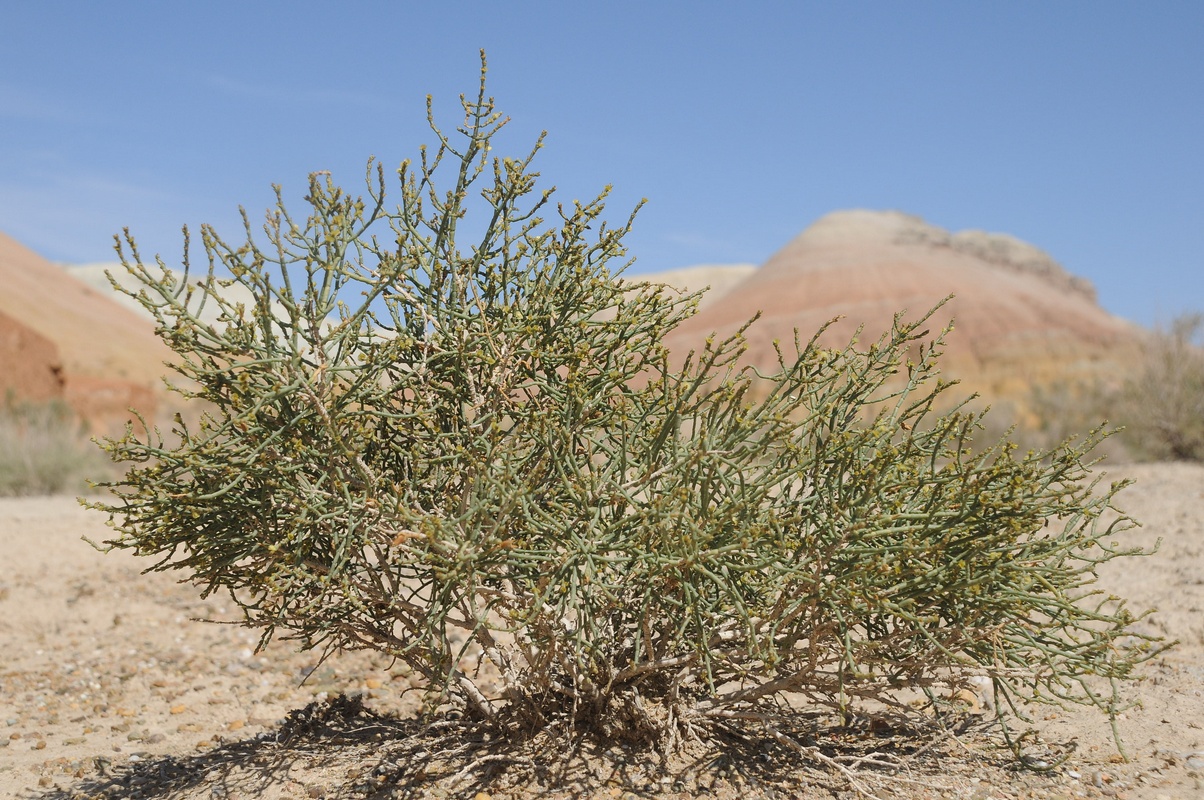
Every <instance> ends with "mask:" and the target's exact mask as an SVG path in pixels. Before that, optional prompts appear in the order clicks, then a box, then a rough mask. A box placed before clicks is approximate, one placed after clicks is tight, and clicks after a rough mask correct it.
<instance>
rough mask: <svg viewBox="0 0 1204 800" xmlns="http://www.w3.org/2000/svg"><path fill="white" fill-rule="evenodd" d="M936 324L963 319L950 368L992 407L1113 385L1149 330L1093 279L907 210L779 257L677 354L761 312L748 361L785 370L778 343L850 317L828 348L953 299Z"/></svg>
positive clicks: (1013, 242) (865, 217)
mask: <svg viewBox="0 0 1204 800" xmlns="http://www.w3.org/2000/svg"><path fill="white" fill-rule="evenodd" d="M950 294H952V295H954V298H953V299H952V300H950V301H949V303H948V304H946V305H945V306H944V307H943V308H941V309H940V310H939V311H938V312H937V314H936V316H935V317H934V320H933V327H932V331H933V334H935V333H936V332H937V331H938V330H939V329H940V328H941V327H942V326H943V325H944V324H946V323H947V322H948V321H949V320H950V319H951V318H952V319H954V320H955V329H954V331H953V332H952V333H951V334H950V335H949V337H948V338H947V340H946V351H945V356H944V358H943V359H942V362H941V363H942V365H943V366H942V372H943V373H944V374H946V375H952V376H954V377H958V378H961V379H962V381H963V383H964V384H965V385H966V387H967V388H969V389H972V390H975V391H979V392H981V393H982V394H983V395H984V396H985V397H987V398H988V399H1014V400H1022V398H1023V397H1024V396H1026V395H1027V394H1028V392H1029V390H1030V389H1031V387H1032V386H1033V385H1037V384H1041V383H1047V382H1050V381H1053V380H1073V379H1076V378H1086V379H1094V378H1105V379H1107V378H1108V376H1110V375H1117V374H1118V373H1119V371H1120V369H1119V368H1120V367H1122V366H1123V365H1125V364H1128V363H1131V362H1132V360H1133V359H1134V358H1135V357H1136V351H1137V345H1138V342H1139V338H1140V335H1141V334H1140V329H1139V328H1137V327H1136V326H1135V325H1132V324H1131V323H1128V322H1126V321H1124V320H1121V319H1119V318H1117V317H1113V316H1112V315H1110V314H1108V313H1107V312H1106V311H1104V310H1103V309H1102V308H1100V307H1099V305H1098V304H1097V303H1096V300H1095V292H1094V289H1093V288H1092V287H1091V285H1090V283H1089V282H1087V281H1086V280H1084V279H1082V278H1079V277H1076V276H1074V275H1071V274H1070V273H1068V272H1067V271H1066V270H1064V269H1063V268H1062V267H1061V266H1060V265H1058V264H1057V262H1055V261H1054V260H1053V259H1052V258H1050V257H1049V255H1047V254H1046V253H1044V252H1043V251H1041V250H1039V249H1038V248H1036V247H1033V246H1032V245H1029V244H1026V243H1024V242H1021V241H1020V240H1018V239H1015V238H1013V237H1011V236H1006V235H1002V234H988V233H983V232H980V231H966V232H961V233H950V232H948V231H946V230H943V229H941V228H938V227H935V226H932V225H928V224H926V223H925V222H924V221H923V220H921V219H919V218H917V217H913V216H908V215H906V214H901V213H898V212H875V211H841V212H836V213H832V214H829V215H827V216H825V217H823V218H822V219H820V220H819V221H817V222H816V223H815V224H813V225H812V226H811V227H809V228H808V229H807V230H806V231H804V232H803V233H802V234H800V235H799V236H798V237H796V238H795V239H794V240H793V241H791V242H790V243H789V244H787V245H786V246H785V247H784V248H782V249H781V250H780V251H778V252H777V253H776V254H774V255H773V256H772V257H771V258H770V259H769V260H768V261H767V262H765V264H764V265H763V266H762V267H761V268H760V269H758V270H756V271H755V272H753V273H751V274H750V275H749V276H748V277H747V278H745V279H744V280H743V281H741V282H740V283H738V284H737V285H735V286H734V287H732V288H730V289H729V290H728V291H727V292H726V293H724V294H723V296H722V297H719V298H717V299H716V300H715V301H713V302H711V303H710V304H709V305H707V307H706V308H704V309H702V310H701V311H700V312H699V314H698V315H697V316H695V317H694V318H692V319H691V320H689V321H687V322H686V323H685V324H683V325H682V326H681V327H680V328H678V329H677V330H676V331H675V332H674V333H673V334H672V335H671V337H670V338H669V341H668V344H669V346H670V347H671V348H672V349H674V350H677V351H685V350H688V349H690V348H693V347H697V346H698V345H699V344H700V343H701V342H702V341H703V339H704V338H705V337H706V336H708V335H709V334H711V333H712V332H718V333H719V334H720V335H721V336H722V335H724V334H728V333H731V332H733V331H734V330H735V329H736V328H737V327H739V326H740V325H741V324H743V323H744V322H746V321H747V320H748V319H749V318H750V317H751V316H753V315H754V314H756V313H757V312H761V313H762V317H761V319H760V320H759V321H758V322H757V324H756V325H754V326H753V327H752V328H751V329H750V331H749V333H748V339H749V351H748V354H747V356H746V361H747V362H749V363H752V364H755V365H757V366H758V367H762V368H765V369H769V368H771V367H772V365H773V364H774V363H775V358H774V352H773V347H772V342H773V340H774V339H780V340H781V341H783V342H789V341H792V339H793V336H794V330H795V329H796V328H797V329H798V330H799V332H800V334H801V335H802V336H803V338H804V339H806V338H809V337H810V336H811V334H813V333H814V332H815V331H816V330H818V329H819V328H820V327H821V326H822V325H823V324H824V323H825V322H827V321H828V320H830V319H832V318H833V317H837V316H841V317H843V318H842V319H841V321H840V322H838V323H836V324H835V325H834V326H833V327H832V328H831V329H830V330H829V332H828V334H827V335H826V339H825V341H826V343H828V344H829V345H832V346H838V345H841V344H844V343H847V342H848V341H849V339H850V338H852V337H853V335H854V334H855V333H856V330H857V328H858V327H859V326H864V333H863V335H862V337H861V338H862V342H868V341H871V340H873V339H875V338H877V337H878V336H879V335H880V334H881V333H883V332H884V331H886V330H887V329H889V327H890V324H891V320H892V318H893V316H894V314H895V313H896V312H899V311H903V310H906V311H907V312H908V314H909V316H911V317H918V316H920V315H922V314H923V313H924V312H926V311H928V310H929V309H930V308H932V307H933V306H934V305H936V304H937V303H938V302H940V301H941V299H942V298H945V297H946V296H948V295H950Z"/></svg>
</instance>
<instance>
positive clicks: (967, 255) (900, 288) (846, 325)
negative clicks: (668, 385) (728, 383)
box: [0, 210, 1144, 429]
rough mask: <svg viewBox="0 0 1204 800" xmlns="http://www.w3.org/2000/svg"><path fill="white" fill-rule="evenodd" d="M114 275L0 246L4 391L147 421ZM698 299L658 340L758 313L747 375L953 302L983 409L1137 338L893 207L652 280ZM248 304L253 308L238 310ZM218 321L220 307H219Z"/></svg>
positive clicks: (962, 364)
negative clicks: (753, 254) (820, 335)
mask: <svg viewBox="0 0 1204 800" xmlns="http://www.w3.org/2000/svg"><path fill="white" fill-rule="evenodd" d="M106 268H108V269H110V270H113V271H114V274H115V275H117V276H118V278H119V279H121V280H123V282H126V279H127V276H125V274H124V273H123V272H122V271H121V268H120V265H116V264H93V265H81V266H77V267H69V268H63V267H60V266H58V265H55V264H52V263H50V262H48V261H46V260H45V259H43V258H41V257H40V256H38V255H37V254H36V253H34V252H32V251H31V250H29V249H28V248H25V247H23V246H22V245H20V244H19V243H17V242H16V241H14V240H12V239H11V238H9V237H7V236H4V235H3V234H0V285H2V286H3V287H4V291H2V292H0V368H2V374H3V377H0V392H3V393H8V394H10V395H13V396H15V397H16V398H17V399H22V398H25V399H35V400H42V399H50V398H54V397H57V398H60V399H64V400H66V401H67V402H69V403H70V404H71V405H72V406H73V407H74V408H76V410H77V411H79V412H80V413H81V414H83V415H84V416H85V417H86V418H88V419H89V420H91V421H94V422H96V423H97V424H98V426H99V427H101V428H110V429H111V427H112V426H113V425H115V424H118V423H120V422H121V421H123V420H125V419H128V418H129V414H128V412H127V411H126V409H127V408H128V407H130V406H133V407H135V408H137V409H139V410H140V411H142V412H144V413H147V414H153V412H154V410H155V409H156V408H157V407H158V406H159V404H160V403H161V401H162V400H163V399H164V398H163V393H162V387H161V381H160V376H162V375H164V374H165V373H166V372H167V371H168V370H167V369H166V367H165V366H164V363H163V362H164V361H166V360H168V359H169V358H170V357H171V352H170V351H169V350H168V348H167V347H166V346H165V345H164V344H163V343H162V342H161V341H160V340H159V339H158V337H157V336H156V335H155V333H154V323H153V322H152V320H151V319H150V318H149V316H148V315H147V314H146V313H145V312H144V311H141V310H140V309H139V308H138V307H137V305H136V303H135V302H134V301H133V300H131V299H130V298H127V297H124V296H123V295H121V294H119V293H116V292H114V291H113V290H112V288H111V286H109V283H108V279H107V278H106V277H105V276H104V270H105V269H106ZM625 278H626V279H628V280H633V281H640V280H653V281H659V282H663V283H667V284H669V285H670V286H673V287H675V288H677V289H679V290H682V291H687V292H692V291H697V290H701V289H703V288H704V287H706V286H710V287H711V288H710V289H709V290H708V291H707V292H706V293H705V294H704V295H703V297H702V301H701V303H700V310H699V313H698V314H697V315H696V316H695V317H693V318H691V319H690V320H688V321H686V322H685V323H684V324H683V325H682V326H680V327H679V328H678V329H677V330H675V331H673V332H672V333H671V334H670V336H669V338H668V340H667V344H668V345H669V347H670V348H671V349H672V350H674V351H675V352H679V353H682V354H684V353H685V352H687V351H688V350H690V349H695V348H698V347H700V346H701V344H702V342H703V341H704V340H705V339H706V337H707V336H709V335H710V334H712V333H718V334H720V335H721V336H722V335H724V334H729V333H731V332H733V331H735V330H736V328H737V327H739V326H740V325H743V324H744V323H745V322H747V321H748V319H749V318H750V317H752V316H753V315H754V314H756V313H758V312H760V313H761V319H760V320H759V321H758V322H757V324H756V325H754V326H753V327H752V328H751V329H750V331H749V333H748V344H749V348H748V352H747V353H746V356H745V360H746V363H750V364H754V365H756V366H758V367H759V368H762V369H770V368H772V366H773V364H774V363H775V357H774V351H773V341H774V340H775V339H778V340H781V341H783V342H789V341H791V340H792V339H793V336H794V330H795V329H796V328H797V329H798V330H799V331H800V333H801V334H802V335H803V336H804V338H809V337H810V335H811V334H812V333H813V332H814V331H816V330H818V329H819V328H820V327H821V326H822V325H823V324H824V323H826V322H828V321H829V320H830V319H832V318H834V317H837V316H841V317H842V319H841V320H840V321H839V322H837V323H836V324H834V325H833V326H832V327H831V328H830V329H829V331H828V333H827V335H826V339H825V343H826V344H827V345H828V346H839V345H843V344H846V343H847V342H848V341H849V340H850V339H851V338H852V337H853V336H854V335H855V334H856V333H857V331H858V329H859V328H862V329H863V332H862V334H861V341H862V343H863V344H864V343H867V342H868V341H870V340H872V339H873V338H876V337H877V336H878V335H879V334H881V333H882V332H884V331H885V330H887V329H888V328H889V326H890V323H891V320H892V318H893V316H894V314H895V313H896V312H898V311H902V310H906V311H907V312H908V314H909V315H910V316H911V317H913V318H914V317H917V316H919V315H920V314H923V313H924V312H926V311H928V310H929V309H930V308H932V307H933V306H934V305H935V304H936V303H938V302H939V301H941V300H942V299H943V298H945V297H946V296H948V295H950V294H953V295H954V298H953V299H952V300H951V301H950V302H949V303H948V304H947V305H946V306H944V307H943V308H942V309H941V310H940V311H939V312H938V313H937V315H936V317H935V318H934V320H933V324H932V330H933V332H934V333H935V332H936V331H937V330H939V329H940V327H941V326H943V325H944V324H945V323H946V322H948V321H949V320H950V319H951V318H954V319H955V320H956V324H955V328H954V330H953V332H952V333H951V334H950V336H949V338H948V340H947V348H946V354H945V357H944V358H943V359H942V364H943V367H942V371H943V372H944V373H945V374H946V375H947V376H950V375H951V376H954V377H957V378H960V379H961V380H962V381H963V383H964V384H965V388H966V389H968V390H975V391H979V392H981V393H983V394H984V396H986V397H987V398H989V399H992V400H994V399H997V398H1002V399H1009V400H1014V399H1018V398H1023V397H1025V396H1027V395H1028V394H1029V393H1030V392H1031V390H1032V389H1033V388H1034V387H1036V386H1040V385H1042V384H1048V383H1050V382H1052V381H1057V380H1062V381H1073V380H1079V379H1083V380H1104V381H1109V380H1111V381H1115V380H1116V379H1117V378H1118V377H1123V375H1124V373H1125V371H1126V370H1127V369H1128V365H1130V364H1132V363H1134V362H1135V360H1136V356H1137V352H1138V348H1139V345H1140V341H1141V338H1142V336H1143V335H1144V332H1143V330H1142V329H1141V328H1139V327H1138V326H1136V325H1134V324H1132V323H1129V322H1127V321H1125V320H1123V319H1120V318H1117V317H1114V316H1112V315H1110V314H1108V313H1107V312H1106V311H1104V310H1103V309H1102V308H1100V306H1099V304H1098V303H1097V301H1096V296H1095V290H1094V288H1093V287H1092V286H1091V284H1090V282H1089V281H1087V280H1085V279H1084V278H1082V277H1079V276H1076V275H1073V274H1071V273H1070V272H1068V271H1067V270H1066V269H1064V268H1063V267H1062V266H1061V265H1059V264H1058V263H1057V262H1056V261H1055V260H1054V259H1053V258H1052V257H1050V256H1049V255H1048V254H1047V253H1045V252H1044V251H1042V250H1040V249H1039V248H1037V247H1035V246H1033V245H1031V244H1028V243H1026V242H1023V241H1021V240H1019V239H1016V238H1015V237H1012V236H1009V235H1007V234H997V233H985V232H983V231H961V232H956V233H954V232H950V231H947V230H945V229H943V228H940V227H938V226H935V225H931V224H928V223H926V222H924V221H923V220H922V219H920V218H919V217H915V216H911V215H908V214H903V213H900V212H895V211H866V210H853V211H839V212H834V213H832V214H828V215H826V216H824V217H822V218H821V219H819V220H817V221H816V222H815V223H814V224H812V225H811V226H809V227H808V228H807V229H806V230H804V231H803V232H802V233H801V234H799V235H798V236H797V237H795V238H794V239H793V240H792V241H790V242H788V243H787V244H786V245H785V246H784V247H782V249H781V250H779V251H778V252H777V253H775V254H774V255H773V256H771V257H770V258H769V259H768V260H767V261H766V262H765V263H764V264H763V265H761V266H760V267H756V266H754V265H751V264H734V265H722V264H719V265H716V264H707V265H700V266H698V267H692V268H685V269H680V270H672V271H668V272H662V273H655V274H652V275H625ZM237 299H249V298H241V297H240V298H237ZM214 311H215V310H214Z"/></svg>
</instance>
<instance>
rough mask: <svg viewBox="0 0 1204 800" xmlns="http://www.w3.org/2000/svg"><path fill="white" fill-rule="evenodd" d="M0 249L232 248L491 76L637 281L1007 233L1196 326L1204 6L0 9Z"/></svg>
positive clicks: (411, 145) (1152, 312)
mask: <svg viewBox="0 0 1204 800" xmlns="http://www.w3.org/2000/svg"><path fill="white" fill-rule="evenodd" d="M0 31H3V39H4V46H3V47H2V48H0V231H4V232H5V233H7V234H9V235H10V236H13V237H15V238H16V239H18V240H19V241H21V242H22V243H24V244H26V245H27V246H29V247H31V248H33V249H34V250H36V251H38V252H39V253H41V254H42V255H44V256H46V257H48V258H50V259H53V260H56V261H64V262H89V261H105V260H111V259H112V257H113V256H112V251H111V241H112V236H113V234H114V233H116V232H118V231H119V230H120V229H121V228H122V227H124V226H129V227H130V228H131V229H132V230H133V232H134V234H135V235H136V236H137V238H138V240H139V243H140V245H141V248H142V250H143V251H144V253H154V252H160V253H162V254H163V256H164V257H165V259H166V260H167V261H168V262H169V263H173V262H178V259H179V254H180V250H181V237H180V227H181V226H182V225H183V224H185V223H187V224H189V225H190V226H192V227H194V228H195V227H196V226H198V225H199V224H200V223H202V222H208V223H212V224H214V225H216V226H217V228H218V230H219V232H225V233H227V234H229V235H230V237H231V238H236V237H237V235H238V233H239V223H238V217H237V208H238V206H239V205H244V206H246V207H247V209H248V210H249V211H250V212H251V213H252V216H253V217H256V218H257V217H259V216H260V215H261V213H262V211H263V209H264V208H266V207H267V206H269V205H270V204H271V202H272V194H271V189H270V186H271V184H272V183H280V184H282V185H283V187H284V192H285V197H286V200H291V201H293V203H294V205H295V207H298V208H299V207H300V206H301V197H302V196H303V195H304V189H305V185H306V176H307V175H308V173H309V172H311V171H314V170H331V171H332V172H333V173H334V176H335V178H336V180H338V181H339V182H340V183H342V184H343V185H345V186H347V187H349V188H352V189H354V190H356V191H359V190H360V189H361V187H362V185H363V184H362V177H363V171H364V163H365V161H366V159H367V157H368V156H369V155H375V156H377V157H379V158H381V159H382V160H383V161H384V163H385V164H386V166H387V167H390V168H391V167H395V166H396V165H397V164H398V163H399V162H400V161H401V160H402V159H404V158H407V157H411V156H414V155H416V153H417V149H418V145H419V144H421V143H423V142H429V141H431V136H430V134H429V132H428V131H427V130H426V126H425V116H424V115H425V105H424V103H425V96H426V94H428V93H430V94H433V95H434V97H435V104H436V105H435V108H436V114H437V116H438V117H439V118H440V119H441V120H442V121H443V122H445V123H447V126H448V127H452V126H454V124H455V123H456V122H457V121H458V120H459V115H458V113H457V111H458V105H457V103H458V100H457V97H458V95H459V93H461V92H472V91H475V87H476V80H477V72H478V69H479V64H478V60H477V59H478V57H477V52H478V50H479V49H480V48H485V49H486V50H487V51H488V56H489V65H490V93H491V94H493V95H494V96H496V97H497V99H498V103H499V106H500V108H501V110H502V111H504V112H505V113H507V114H509V115H510V116H511V117H512V120H513V121H512V123H511V125H510V126H509V127H508V128H507V130H506V134H505V135H504V137H503V138H502V140H501V141H499V142H498V145H497V151H498V152H499V154H513V155H519V154H525V153H526V151H527V150H528V148H529V146H530V144H531V142H532V141H533V140H534V137H535V136H536V135H537V134H538V133H539V131H540V130H542V129H546V130H548V132H549V136H548V140H547V146H546V148H545V150H544V151H543V153H542V154H541V156H540V159H539V160H538V162H537V164H538V166H539V168H540V170H541V172H542V173H543V175H544V181H545V182H546V183H547V184H555V185H557V186H558V187H559V192H558V195H559V197H560V198H561V199H563V200H571V199H573V198H575V197H577V198H586V197H592V196H593V195H594V194H596V192H597V191H598V190H599V189H600V188H601V187H602V186H603V185H605V184H607V183H611V184H614V186H615V191H614V193H613V195H612V200H611V202H610V204H609V206H608V208H609V211H608V217H609V218H611V219H612V220H614V221H615V222H618V221H621V220H623V219H625V218H626V216H627V213H628V212H629V211H630V209H631V207H632V206H633V205H634V204H635V203H636V202H637V201H638V200H639V199H640V198H641V197H647V198H648V200H649V202H648V205H647V206H646V207H645V209H644V210H643V211H642V212H641V215H640V217H639V219H638V220H637V223H636V229H635V231H634V233H633V234H632V235H631V237H630V238H629V240H628V243H629V246H630V249H631V252H632V254H633V255H634V256H636V258H637V259H638V262H637V264H636V267H635V268H634V270H635V271H636V272H642V271H654V270H661V269H670V268H676V267H681V266H686V265H690V264H696V263H716V262H754V263H760V262H762V261H764V260H765V259H766V258H767V257H768V256H770V255H771V254H772V253H773V252H774V251H775V250H777V249H778V248H780V247H781V246H782V245H784V244H785V243H786V242H787V241H789V240H790V239H791V238H792V237H794V236H795V235H797V234H798V233H799V232H801V231H802V230H803V229H804V228H805V227H806V226H807V225H808V224H810V223H811V222H813V221H814V220H815V219H817V218H818V217H820V216H822V215H823V214H825V213H827V212H829V211H833V210H836V209H842V208H873V209H898V210H902V211H906V212H909V213H912V214H917V215H919V216H922V217H924V218H925V219H926V220H928V221H929V222H932V223H934V224H937V225H941V226H943V227H946V228H951V229H962V228H981V229H985V230H991V231H1003V232H1007V233H1011V234H1013V235H1016V236H1019V237H1020V238H1022V239H1025V240H1027V241H1030V242H1032V243H1033V244H1036V245H1038V246H1040V247H1042V248H1044V249H1046V250H1048V251H1049V252H1050V253H1051V254H1052V255H1053V256H1054V257H1055V258H1057V259H1058V260H1059V261H1061V262H1062V263H1063V264H1064V265H1065V266H1066V267H1067V268H1068V269H1070V270H1071V271H1073V272H1075V273H1077V274H1080V275H1084V276H1086V277H1087V278H1089V279H1090V280H1092V281H1093V282H1094V283H1095V284H1096V286H1097V288H1098V289H1099V292H1100V300H1101V302H1102V304H1103V305H1104V306H1105V308H1107V309H1108V310H1110V311H1112V312H1113V313H1117V314H1120V315H1122V316H1125V317H1129V318H1131V319H1135V320H1137V321H1139V322H1143V323H1146V324H1151V323H1157V322H1164V321H1166V320H1168V319H1169V318H1170V317H1171V316H1173V315H1174V314H1176V313H1178V312H1180V311H1183V310H1186V309H1204V46H1202V43H1204V3H1198V2H1158V1H1156V0H1150V1H1148V2H1140V3H1138V2H1129V3H1113V2H1106V1H1105V0H1093V1H1092V2H1071V1H1070V0H1066V1H1065V2H1057V3H1048V2H1006V3H1005V2H997V3H985V2H950V3H946V2H909V3H900V2H841V3H835V2H831V3H813V2H757V1H756V0H745V2H741V3H734V2H732V3H719V2H706V1H705V0H696V1H695V2H657V1H656V0H644V1H643V2H615V1H614V0H611V1H610V2H596V3H576V2H566V0H559V2H525V1H524V0H513V1H512V2H496V0H495V1H494V2H480V3H467V2H450V1H447V0H444V1H443V2H427V3H408V2H401V1H400V0H396V1H395V2H378V3H368V2H353V1H348V2H342V3H333V2H287V3H286V2H253V0H241V2H224V1H223V0H208V1H207V2H205V3H188V4H185V3H167V2H140V3H139V2H122V1H121V0H110V1H109V2H105V3H99V2H83V1H82V0H81V1H80V2H62V1H61V0H41V1H40V2H33V0H29V1H28V2H22V1H21V0H0Z"/></svg>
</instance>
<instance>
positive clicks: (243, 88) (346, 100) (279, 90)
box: [201, 74, 388, 108]
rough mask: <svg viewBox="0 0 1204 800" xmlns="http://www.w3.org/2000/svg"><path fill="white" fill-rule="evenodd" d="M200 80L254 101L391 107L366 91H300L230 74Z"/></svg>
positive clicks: (214, 87)
mask: <svg viewBox="0 0 1204 800" xmlns="http://www.w3.org/2000/svg"><path fill="white" fill-rule="evenodd" d="M201 81H202V83H203V84H205V85H206V86H209V87H210V88H212V89H215V90H217V91H219V92H222V93H225V94H229V95H235V96H238V97H243V98H247V99H251V100H263V101H266V102H270V103H302V104H313V105H329V104H339V105H343V106H347V105H354V106H362V107H365V108H387V107H388V103H387V102H386V100H385V99H384V98H382V97H379V96H377V95H373V94H368V93H365V92H354V91H346V90H343V89H303V90H297V89H293V88H290V87H288V86H284V85H281V84H267V83H252V82H249V81H246V80H242V79H237V78H231V77H229V76H227V75H217V74H208V75H204V76H202V77H201Z"/></svg>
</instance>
